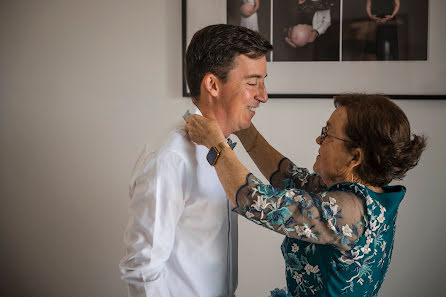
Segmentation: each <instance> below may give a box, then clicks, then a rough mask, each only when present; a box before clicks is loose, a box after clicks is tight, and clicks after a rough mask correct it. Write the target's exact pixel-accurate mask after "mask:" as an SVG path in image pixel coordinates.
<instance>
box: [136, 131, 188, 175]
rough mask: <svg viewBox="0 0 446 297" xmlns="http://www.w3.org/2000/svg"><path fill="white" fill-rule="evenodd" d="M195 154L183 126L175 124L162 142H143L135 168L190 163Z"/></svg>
mask: <svg viewBox="0 0 446 297" xmlns="http://www.w3.org/2000/svg"><path fill="white" fill-rule="evenodd" d="M194 155H195V145H194V144H193V143H192V142H191V141H190V140H189V138H188V136H187V133H186V131H185V130H184V127H181V126H179V125H178V126H176V127H175V128H173V129H172V130H171V131H170V133H168V135H167V138H166V139H165V140H164V142H163V143H162V144H161V145H160V146H158V147H154V146H153V145H149V144H145V145H144V146H143V148H142V150H141V151H140V153H139V156H138V159H137V161H136V164H135V170H141V169H142V168H146V169H147V168H148V166H150V165H155V164H158V165H162V164H166V165H171V163H174V164H177V165H180V164H179V163H190V161H191V158H193V157H194Z"/></svg>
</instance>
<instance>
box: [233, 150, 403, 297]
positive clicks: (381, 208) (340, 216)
mask: <svg viewBox="0 0 446 297" xmlns="http://www.w3.org/2000/svg"><path fill="white" fill-rule="evenodd" d="M383 189H384V193H375V192H373V191H371V190H369V189H368V188H367V187H365V186H363V185H361V184H358V183H350V182H345V183H339V184H335V185H333V186H331V187H327V186H326V185H325V184H324V182H323V181H322V179H321V177H320V176H319V175H317V174H310V173H309V171H308V170H307V169H305V168H299V167H297V166H296V165H294V164H293V163H292V162H291V161H290V160H288V159H286V158H284V159H283V160H281V161H280V163H279V164H278V170H277V171H276V172H275V173H274V174H272V176H271V178H270V184H269V185H267V184H263V183H262V182H261V181H260V180H259V179H258V178H256V177H255V176H254V175H252V174H248V175H247V177H246V183H245V184H244V185H243V186H242V187H240V189H239V190H238V192H237V194H236V200H237V206H236V207H235V208H234V209H233V210H234V211H236V212H238V213H239V214H241V215H242V216H244V217H245V218H247V219H249V220H251V221H252V222H254V223H256V224H259V225H261V226H263V227H266V228H269V229H271V230H273V231H275V232H279V233H282V234H284V235H286V237H285V239H284V241H283V243H282V247H281V249H282V254H283V256H284V260H285V265H286V281H287V289H286V290H284V289H275V290H273V291H271V292H270V296H271V297H279V296H280V297H282V296H338V295H344V296H376V295H377V294H378V291H379V289H380V287H381V284H382V282H383V280H384V276H385V274H386V271H387V268H388V267H389V264H390V258H391V254H392V250H393V239H394V233H395V220H396V216H397V210H398V206H399V203H400V202H401V200H402V198H403V197H404V194H405V188H404V187H402V186H392V187H390V186H384V187H383Z"/></svg>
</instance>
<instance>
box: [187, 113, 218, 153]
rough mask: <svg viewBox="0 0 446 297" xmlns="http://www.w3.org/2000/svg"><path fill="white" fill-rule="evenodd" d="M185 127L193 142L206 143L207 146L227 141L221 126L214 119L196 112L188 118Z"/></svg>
mask: <svg viewBox="0 0 446 297" xmlns="http://www.w3.org/2000/svg"><path fill="white" fill-rule="evenodd" d="M185 129H186V132H187V133H188V134H189V137H190V139H191V140H192V141H193V142H195V143H196V144H201V145H204V146H206V147H207V148H211V147H212V146H216V145H217V144H219V143H220V142H223V141H226V139H225V137H224V135H223V132H222V131H221V129H220V126H219V125H218V123H217V121H216V120H214V119H208V118H205V117H202V116H200V115H196V114H194V115H191V116H189V117H188V118H187V120H186V126H185Z"/></svg>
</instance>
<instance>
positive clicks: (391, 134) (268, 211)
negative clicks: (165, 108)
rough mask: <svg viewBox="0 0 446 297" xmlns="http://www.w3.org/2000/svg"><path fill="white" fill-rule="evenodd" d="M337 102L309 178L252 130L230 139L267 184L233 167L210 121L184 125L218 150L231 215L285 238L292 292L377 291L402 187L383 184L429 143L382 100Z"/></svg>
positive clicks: (196, 120) (195, 119) (355, 97)
mask: <svg viewBox="0 0 446 297" xmlns="http://www.w3.org/2000/svg"><path fill="white" fill-rule="evenodd" d="M334 103H335V107H336V109H335V110H334V112H333V113H332V115H331V116H330V119H329V120H328V121H327V125H326V126H325V127H323V128H322V132H321V135H320V136H318V137H317V138H316V142H317V143H318V144H319V152H318V156H317V157H316V162H315V163H314V166H313V169H314V171H315V173H313V174H310V173H309V171H308V170H307V169H305V168H299V167H297V166H296V165H294V164H293V163H292V162H291V161H290V160H288V159H287V158H284V157H283V156H282V155H281V154H280V153H279V152H277V151H276V150H275V149H274V148H273V147H271V146H270V145H269V144H268V142H267V141H266V140H265V139H264V138H263V137H262V135H260V134H259V132H258V131H257V130H256V128H255V127H254V126H253V125H251V127H250V128H248V129H246V130H243V131H240V132H238V133H237V136H238V137H239V138H240V140H241V142H242V143H243V146H244V147H245V149H246V150H247V152H248V153H249V155H250V157H251V158H252V159H253V160H254V162H255V163H256V165H257V166H258V168H259V169H260V171H261V172H262V173H263V174H264V175H265V177H266V178H269V180H270V185H266V184H263V183H262V182H261V181H260V180H259V179H257V178H256V177H255V176H253V175H252V174H251V173H250V172H249V171H248V169H246V168H245V167H244V166H243V165H242V164H241V163H240V162H239V161H238V159H237V157H236V155H235V154H234V153H233V151H232V150H231V149H228V146H227V145H226V142H225V138H224V136H223V134H222V132H221V131H220V129H219V127H218V125H217V124H216V122H215V120H212V119H207V118H203V117H199V116H192V117H190V118H189V119H188V120H187V124H186V130H187V131H188V133H189V135H190V137H191V139H192V140H193V141H194V142H197V143H199V144H203V145H205V146H207V147H208V148H211V147H212V146H216V145H218V146H219V147H221V148H222V149H221V151H220V156H219V158H218V160H217V162H216V163H215V164H214V166H215V170H216V171H217V173H218V177H219V179H220V181H221V183H222V185H223V187H224V189H225V191H226V194H227V196H228V199H229V200H230V201H231V202H232V204H233V205H235V208H234V210H235V211H237V212H238V213H239V214H240V215H242V216H244V217H246V218H247V219H249V220H251V221H253V222H254V223H256V224H259V225H262V226H264V227H266V228H269V229H271V230H273V231H276V232H279V233H282V234H284V235H286V237H285V239H284V241H283V244H282V253H283V256H284V258H285V262H286V281H287V287H288V294H289V296H339V295H341V294H342V295H344V296H375V295H377V293H378V291H379V289H380V287H381V284H382V281H383V280H384V276H385V273H386V271H387V268H388V266H389V262H390V258H391V254H392V247H393V239H394V232H395V219H396V216H397V211H398V206H399V204H400V202H401V200H402V199H403V197H404V194H405V191H406V190H405V188H404V187H403V186H399V185H394V186H389V185H388V184H389V183H390V182H391V181H392V180H394V179H401V178H403V177H404V175H405V173H406V172H407V171H408V170H409V169H411V168H413V167H414V166H415V165H416V164H417V162H418V160H419V158H420V155H421V153H422V151H423V149H424V147H425V144H426V141H425V138H424V137H423V136H417V135H414V134H411V132H410V126H409V122H408V120H407V117H406V115H405V114H404V112H403V111H402V110H401V109H400V108H399V107H398V106H397V105H396V104H394V103H393V102H392V101H390V100H389V99H388V98H386V97H383V96H375V95H360V94H352V95H343V96H338V97H335V99H334ZM282 294H286V293H284V292H280V291H279V290H277V289H276V290H275V291H272V292H271V295H272V296H284V295H282Z"/></svg>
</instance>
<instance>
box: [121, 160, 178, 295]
mask: <svg viewBox="0 0 446 297" xmlns="http://www.w3.org/2000/svg"><path fill="white" fill-rule="evenodd" d="M184 168H185V165H184V161H182V159H181V158H180V157H179V156H178V155H176V154H175V153H169V154H164V155H163V156H162V157H159V156H158V157H156V156H154V155H153V154H150V153H147V152H145V153H143V154H142V155H141V156H140V158H139V160H138V161H137V163H136V166H135V169H134V174H133V175H132V178H131V180H130V198H131V201H130V204H129V222H128V226H127V228H126V230H125V233H124V244H125V245H126V247H127V254H126V256H125V257H124V258H123V259H122V260H121V262H120V269H121V274H122V279H123V280H124V281H125V282H127V283H128V286H129V296H130V297H149V296H151V297H152V296H153V297H154V296H157V297H158V296H159V297H170V293H169V289H168V286H167V280H166V277H167V275H166V274H167V272H166V268H165V263H166V261H167V260H168V258H169V256H170V253H171V251H172V247H173V243H174V239H175V230H176V226H177V223H178V220H179V218H180V216H181V213H182V211H183V208H184V201H185V196H186V193H185V190H184V189H185V179H184V176H185V174H184V173H183V171H184Z"/></svg>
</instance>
